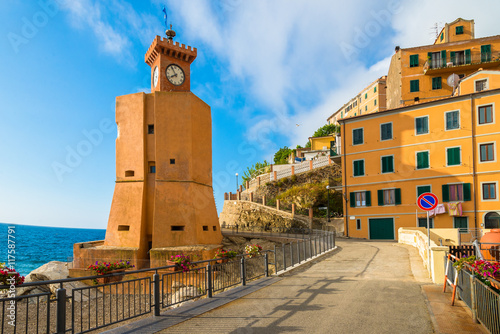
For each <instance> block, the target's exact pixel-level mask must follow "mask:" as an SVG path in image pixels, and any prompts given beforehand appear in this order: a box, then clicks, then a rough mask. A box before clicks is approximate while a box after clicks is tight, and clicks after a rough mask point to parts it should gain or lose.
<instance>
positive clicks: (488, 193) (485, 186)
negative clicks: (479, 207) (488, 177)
mask: <svg viewBox="0 0 500 334" xmlns="http://www.w3.org/2000/svg"><path fill="white" fill-rule="evenodd" d="M481 188H482V193H483V200H496V199H497V183H496V182H490V183H482V184H481Z"/></svg>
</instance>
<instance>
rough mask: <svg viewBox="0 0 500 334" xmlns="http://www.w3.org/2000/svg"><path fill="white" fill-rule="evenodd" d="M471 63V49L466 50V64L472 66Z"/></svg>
mask: <svg viewBox="0 0 500 334" xmlns="http://www.w3.org/2000/svg"><path fill="white" fill-rule="evenodd" d="M471 62H472V61H471V56H470V49H467V50H465V63H466V64H470V63H471Z"/></svg>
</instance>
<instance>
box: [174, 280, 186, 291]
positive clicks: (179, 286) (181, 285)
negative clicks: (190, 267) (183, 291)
mask: <svg viewBox="0 0 500 334" xmlns="http://www.w3.org/2000/svg"><path fill="white" fill-rule="evenodd" d="M184 286H185V285H184V284H182V283H181V282H177V281H174V282H172V289H174V290H178V289H180V288H182V287H184Z"/></svg>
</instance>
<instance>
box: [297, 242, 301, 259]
mask: <svg viewBox="0 0 500 334" xmlns="http://www.w3.org/2000/svg"><path fill="white" fill-rule="evenodd" d="M297 261H299V262H298V263H299V264H300V246H299V242H298V241H297Z"/></svg>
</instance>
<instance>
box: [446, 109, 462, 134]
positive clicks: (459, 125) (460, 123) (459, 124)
mask: <svg viewBox="0 0 500 334" xmlns="http://www.w3.org/2000/svg"><path fill="white" fill-rule="evenodd" d="M452 112H458V128H456V129H447V128H446V125H447V123H448V122H447V119H446V116H447V115H448V114H450V113H452ZM461 126H462V122H460V109H457V110H450V111H446V112H445V113H444V131H455V130H460V128H461Z"/></svg>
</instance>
